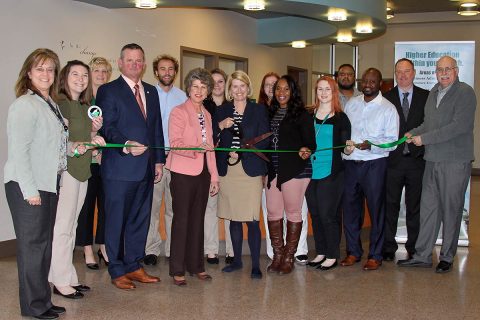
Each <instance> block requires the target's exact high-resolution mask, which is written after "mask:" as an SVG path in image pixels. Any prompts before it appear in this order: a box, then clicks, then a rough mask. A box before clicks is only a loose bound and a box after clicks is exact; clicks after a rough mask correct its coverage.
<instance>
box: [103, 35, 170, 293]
mask: <svg viewBox="0 0 480 320" xmlns="http://www.w3.org/2000/svg"><path fill="white" fill-rule="evenodd" d="M118 67H119V69H120V71H121V73H122V74H121V76H120V77H118V79H117V80H114V81H112V82H110V83H107V84H105V85H103V86H101V87H100V88H99V89H98V93H97V104H98V105H99V106H100V107H101V108H102V110H103V121H104V124H103V135H104V137H105V140H106V141H108V142H109V143H119V144H126V145H127V147H125V148H111V149H110V148H109V149H105V150H104V151H103V155H102V166H101V168H102V179H103V188H104V191H105V219H106V222H105V244H106V249H107V255H108V257H109V260H110V264H109V266H108V272H109V273H110V276H111V278H112V283H113V284H114V285H115V286H116V287H117V288H119V289H134V288H135V285H134V283H133V282H132V281H139V282H143V283H154V282H158V281H160V279H159V278H157V277H152V276H150V275H148V274H147V273H146V272H145V271H144V269H143V268H142V266H141V264H140V260H141V259H142V258H143V257H144V252H145V251H144V249H145V242H146V238H147V233H148V225H149V221H150V210H151V207H152V194H153V184H154V182H158V181H160V179H161V177H162V168H163V164H164V163H165V152H164V151H163V149H150V148H148V147H147V146H163V145H164V144H163V134H162V121H161V115H160V106H159V100H158V94H157V90H156V89H155V87H153V86H151V85H149V84H147V83H145V82H142V81H141V77H142V74H143V71H144V68H145V54H144V51H143V49H142V48H141V47H140V46H139V45H137V44H133V43H132V44H128V45H125V46H124V47H123V48H122V51H121V53H120V58H119V60H118Z"/></svg>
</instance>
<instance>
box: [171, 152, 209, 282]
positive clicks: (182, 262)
mask: <svg viewBox="0 0 480 320" xmlns="http://www.w3.org/2000/svg"><path fill="white" fill-rule="evenodd" d="M171 176H172V179H171V181H170V192H171V194H172V209H173V219H172V232H171V235H172V239H171V242H170V271H169V273H170V276H172V277H173V276H183V275H185V270H186V271H188V272H190V273H200V272H204V271H205V263H204V259H203V224H204V220H205V209H206V208H207V202H208V197H209V194H208V193H209V189H210V173H209V172H208V168H207V166H206V161H205V165H204V167H203V171H202V172H201V173H200V174H199V175H198V176H189V175H185V174H181V173H176V172H172V173H171Z"/></svg>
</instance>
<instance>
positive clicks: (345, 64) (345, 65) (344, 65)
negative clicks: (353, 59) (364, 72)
mask: <svg viewBox="0 0 480 320" xmlns="http://www.w3.org/2000/svg"><path fill="white" fill-rule="evenodd" d="M345 67H349V68H350V69H352V70H353V73H355V68H354V67H353V66H352V65H351V64H350V63H344V64H342V65H340V67H338V69H337V72H338V71H339V70H340V69H342V68H345Z"/></svg>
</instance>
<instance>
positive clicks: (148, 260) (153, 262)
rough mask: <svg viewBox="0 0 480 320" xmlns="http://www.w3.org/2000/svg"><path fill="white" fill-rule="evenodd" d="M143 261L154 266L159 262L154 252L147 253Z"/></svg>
mask: <svg viewBox="0 0 480 320" xmlns="http://www.w3.org/2000/svg"><path fill="white" fill-rule="evenodd" d="M143 263H144V264H146V265H147V266H154V265H156V264H157V256H156V255H154V254H147V255H146V256H145V258H143Z"/></svg>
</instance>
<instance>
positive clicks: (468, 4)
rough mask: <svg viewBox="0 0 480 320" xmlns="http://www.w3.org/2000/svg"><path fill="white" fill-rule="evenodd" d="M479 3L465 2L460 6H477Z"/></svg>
mask: <svg viewBox="0 0 480 320" xmlns="http://www.w3.org/2000/svg"><path fill="white" fill-rule="evenodd" d="M476 6H477V4H476V3H475V2H465V3H462V4H461V5H460V7H476Z"/></svg>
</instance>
